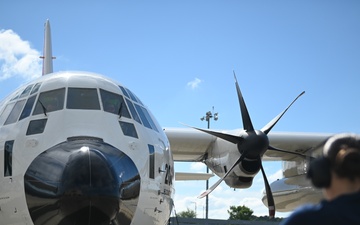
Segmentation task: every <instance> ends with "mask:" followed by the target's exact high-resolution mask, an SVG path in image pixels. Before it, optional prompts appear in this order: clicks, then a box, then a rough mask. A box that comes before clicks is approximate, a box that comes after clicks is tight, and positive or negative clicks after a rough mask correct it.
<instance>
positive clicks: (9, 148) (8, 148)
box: [4, 141, 14, 177]
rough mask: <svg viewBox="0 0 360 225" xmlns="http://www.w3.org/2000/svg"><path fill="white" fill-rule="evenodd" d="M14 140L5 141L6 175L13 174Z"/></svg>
mask: <svg viewBox="0 0 360 225" xmlns="http://www.w3.org/2000/svg"><path fill="white" fill-rule="evenodd" d="M13 146H14V141H7V142H5V146H4V177H9V176H12V169H13V168H12V155H13Z"/></svg>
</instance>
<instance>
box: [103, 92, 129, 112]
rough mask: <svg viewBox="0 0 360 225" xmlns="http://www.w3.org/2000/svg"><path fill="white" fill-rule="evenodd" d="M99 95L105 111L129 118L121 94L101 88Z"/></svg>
mask: <svg viewBox="0 0 360 225" xmlns="http://www.w3.org/2000/svg"><path fill="white" fill-rule="evenodd" d="M100 95H101V101H102V104H103V108H104V111H105V112H109V113H114V114H117V115H119V116H124V117H127V118H131V117H130V113H129V110H128V109H127V107H126V104H125V102H124V97H123V96H121V95H118V94H115V93H112V92H109V91H105V90H102V89H100Z"/></svg>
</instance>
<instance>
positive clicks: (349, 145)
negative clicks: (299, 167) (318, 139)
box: [307, 134, 360, 189]
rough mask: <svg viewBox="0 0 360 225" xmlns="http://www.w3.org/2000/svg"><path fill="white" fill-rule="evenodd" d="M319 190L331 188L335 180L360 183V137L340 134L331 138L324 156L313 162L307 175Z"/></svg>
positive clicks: (326, 144)
mask: <svg viewBox="0 0 360 225" xmlns="http://www.w3.org/2000/svg"><path fill="white" fill-rule="evenodd" d="M307 177H308V178H310V179H311V182H312V184H313V185H314V186H315V187H317V188H324V189H327V188H330V187H331V186H332V185H333V183H334V179H342V180H345V181H346V182H343V183H352V182H359V181H360V136H359V135H355V134H338V135H334V136H333V137H331V138H329V140H328V141H327V142H326V143H325V145H324V149H323V156H322V157H319V158H317V159H315V160H313V161H312V162H311V163H310V167H309V170H308V173H307Z"/></svg>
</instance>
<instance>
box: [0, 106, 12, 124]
mask: <svg viewBox="0 0 360 225" xmlns="http://www.w3.org/2000/svg"><path fill="white" fill-rule="evenodd" d="M14 105H15V102H12V103H10V104H8V105H6V107H5V109H4V111H3V112H2V113H1V116H0V124H4V121H5V119H6V118H7V117H8V116H9V114H10V112H11V110H12V109H13V107H14Z"/></svg>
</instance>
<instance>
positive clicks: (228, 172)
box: [198, 154, 245, 198]
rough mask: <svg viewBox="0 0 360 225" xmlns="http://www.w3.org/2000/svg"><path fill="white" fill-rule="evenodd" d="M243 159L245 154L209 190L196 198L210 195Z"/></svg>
mask: <svg viewBox="0 0 360 225" xmlns="http://www.w3.org/2000/svg"><path fill="white" fill-rule="evenodd" d="M244 158H245V154H242V155H241V156H240V158H239V159H238V160H237V161H236V162H235V163H234V165H232V166H231V168H230V169H229V170H228V171H227V172H226V173H225V175H224V176H223V177H222V178H220V179H219V180H218V181H217V182H216V183H215V184H213V185H212V186H211V187H210V188H209V189H207V190H206V191H204V192H203V193H202V194H201V195H200V196H199V197H198V198H203V197H205V196H207V195H208V194H210V193H211V192H212V191H213V190H215V188H216V187H217V186H219V184H220V183H221V182H222V181H223V180H224V179H225V178H226V177H227V176H228V175H229V174H230V173H231V172H232V170H233V169H234V168H235V166H237V165H238V164H239V163H240V162H241V161H243V160H244Z"/></svg>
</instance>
